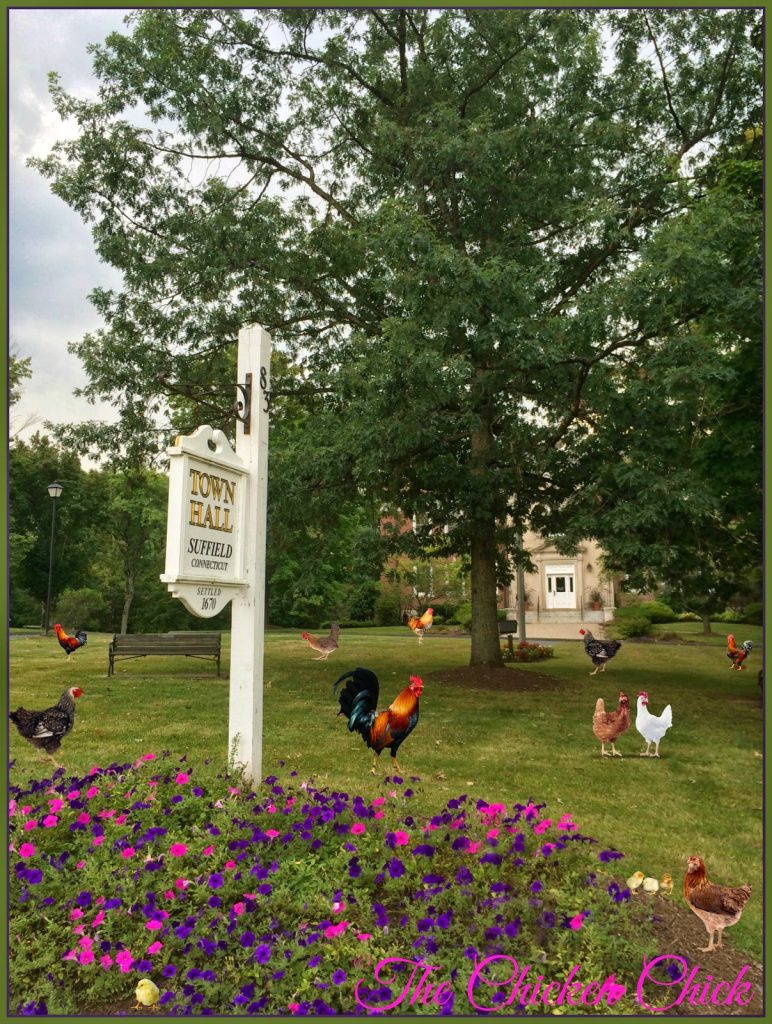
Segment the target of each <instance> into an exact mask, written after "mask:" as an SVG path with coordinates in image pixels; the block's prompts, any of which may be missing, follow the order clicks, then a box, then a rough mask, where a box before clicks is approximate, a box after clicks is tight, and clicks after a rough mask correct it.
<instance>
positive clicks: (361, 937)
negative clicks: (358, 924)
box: [357, 932, 372, 942]
mask: <svg viewBox="0 0 772 1024" xmlns="http://www.w3.org/2000/svg"><path fill="white" fill-rule="evenodd" d="M357 938H358V939H359V941H360V942H367V940H368V939H371V938H372V935H371V934H370V932H360V933H359V934H358V935H357Z"/></svg>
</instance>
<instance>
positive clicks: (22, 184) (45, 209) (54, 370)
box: [8, 9, 128, 435]
mask: <svg viewBox="0 0 772 1024" xmlns="http://www.w3.org/2000/svg"><path fill="white" fill-rule="evenodd" d="M127 13H128V11H127V10H93V9H73V10H56V9H49V10H35V9H30V10H18V9H17V10H11V11H9V13H8V19H9V34H8V46H9V67H8V75H9V79H8V80H9V120H8V129H9V134H8V147H9V149H8V151H9V236H8V241H9V257H10V258H9V306H10V342H11V346H12V347H13V348H14V349H15V350H18V352H19V354H20V355H22V356H31V357H32V372H33V376H32V379H31V380H29V381H26V382H25V383H24V385H23V393H22V398H21V401H20V402H19V403H18V405H17V406H15V407H14V410H13V420H14V421H15V422H16V423H21V422H24V421H25V420H26V419H28V418H32V419H33V420H34V421H35V422H36V423H37V424H38V425H40V424H41V423H42V421H43V420H53V421H54V422H59V423H73V422H78V421H79V420H81V419H109V420H113V419H114V418H115V413H114V411H113V410H112V409H111V408H110V407H109V406H107V405H102V404H100V405H97V406H91V405H89V404H88V403H87V402H86V400H85V399H79V398H75V397H74V396H73V389H74V388H75V387H78V386H83V385H84V384H85V383H86V382H87V378H86V375H85V372H84V370H83V368H82V366H81V365H80V364H79V362H78V361H77V360H76V359H75V357H74V356H72V355H70V354H69V353H68V351H67V344H68V342H70V341H74V340H77V339H79V338H81V337H82V336H83V335H84V334H86V333H88V332H89V331H93V330H94V329H95V328H97V327H98V326H99V318H98V317H97V314H96V312H95V310H94V309H93V307H92V306H91V305H90V303H89V301H88V295H89V293H90V292H91V291H92V290H93V289H94V288H95V287H97V286H102V287H119V286H120V276H119V275H118V273H117V272H116V271H115V270H113V269H112V268H110V267H107V266H106V265H105V264H103V263H102V262H101V261H100V260H99V258H98V257H97V255H96V253H95V252H94V248H93V245H92V242H91V235H90V231H89V228H88V226H87V225H85V224H84V223H83V222H82V220H81V219H80V217H79V216H78V215H77V214H76V213H74V212H73V211H72V210H70V209H69V207H67V206H66V205H65V203H64V202H63V201H62V200H61V199H59V198H58V197H56V196H54V195H53V193H52V192H51V191H50V189H49V186H48V183H47V182H46V181H45V180H44V179H43V178H42V177H41V175H40V174H39V173H38V172H37V171H35V170H33V169H32V168H30V167H28V166H27V165H26V161H27V160H28V159H29V157H30V156H44V155H46V154H47V153H48V152H49V151H50V149H51V147H52V145H53V144H54V143H55V142H56V141H57V140H60V139H64V138H67V137H68V135H69V136H71V135H72V134H73V129H72V128H71V127H69V126H65V125H64V124H63V123H62V122H61V121H60V119H59V117H58V115H57V114H56V113H55V111H54V110H53V106H52V103H51V98H50V96H49V94H48V73H49V72H50V71H56V72H58V73H59V75H60V76H61V81H62V85H63V87H64V88H65V89H66V90H67V91H68V92H72V93H74V94H76V95H78V96H81V97H86V96H93V95H95V94H96V90H97V82H96V80H95V79H94V77H93V75H92V70H91V56H90V54H89V53H88V52H87V49H86V48H87V45H88V44H89V43H93V42H100V41H102V40H103V39H104V38H105V36H106V35H107V34H108V33H110V32H112V31H121V30H123V29H124V25H123V19H124V17H125V15H126V14H127ZM34 429H35V428H34V426H33V427H32V428H28V429H27V430H26V431H25V432H24V434H25V435H26V434H29V433H30V432H31V431H32V430H34Z"/></svg>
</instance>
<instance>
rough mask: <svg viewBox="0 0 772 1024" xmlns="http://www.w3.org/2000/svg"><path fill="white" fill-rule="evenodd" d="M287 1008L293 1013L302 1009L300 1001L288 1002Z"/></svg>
mask: <svg viewBox="0 0 772 1024" xmlns="http://www.w3.org/2000/svg"><path fill="white" fill-rule="evenodd" d="M287 1009H288V1010H290V1012H291V1013H295V1011H296V1010H299V1009H300V1003H287Z"/></svg>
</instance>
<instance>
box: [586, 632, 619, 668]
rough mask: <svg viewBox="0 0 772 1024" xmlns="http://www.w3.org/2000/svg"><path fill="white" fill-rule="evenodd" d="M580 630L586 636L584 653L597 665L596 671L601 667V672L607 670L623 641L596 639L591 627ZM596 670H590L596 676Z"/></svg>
mask: <svg viewBox="0 0 772 1024" xmlns="http://www.w3.org/2000/svg"><path fill="white" fill-rule="evenodd" d="M579 632H580V633H581V634H582V636H583V637H584V653H585V654H586V655H587V657H588V658H589V659H590V661H591V662H592V663H593V665H594V666H595V672H597V671H598V669H600V671H601V672H605V671H606V663H607V662H609V661H611V659H612V658H613V657H614V655H615V654H616V653H617V651H618V650H619V648H620V647H621V646H622V641H621V640H596V639H595V637H594V636H593V635H592V633H591V632H590V631H589V629H580V630H579ZM595 672H590V675H591V676H594V675H595Z"/></svg>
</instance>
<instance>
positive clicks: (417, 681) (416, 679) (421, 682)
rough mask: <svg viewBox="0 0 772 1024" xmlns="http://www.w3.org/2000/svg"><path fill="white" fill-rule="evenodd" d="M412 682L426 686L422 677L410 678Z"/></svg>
mask: <svg viewBox="0 0 772 1024" xmlns="http://www.w3.org/2000/svg"><path fill="white" fill-rule="evenodd" d="M410 682H411V683H420V684H421V686H423V685H424V681H423V679H421V677H420V676H411V677H410Z"/></svg>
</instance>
